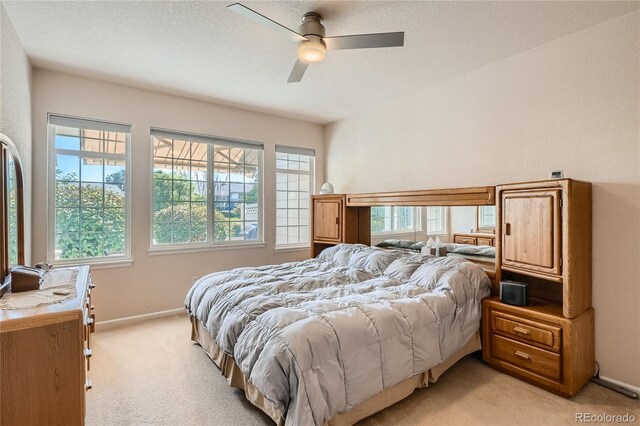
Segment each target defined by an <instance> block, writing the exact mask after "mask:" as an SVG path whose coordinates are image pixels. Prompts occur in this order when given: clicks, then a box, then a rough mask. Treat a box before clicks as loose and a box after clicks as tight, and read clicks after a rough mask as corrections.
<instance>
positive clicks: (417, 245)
mask: <svg viewBox="0 0 640 426" xmlns="http://www.w3.org/2000/svg"><path fill="white" fill-rule="evenodd" d="M425 244H426V243H425V242H424V241H418V242H416V241H409V240H384V241H382V242H381V243H378V244H376V247H382V248H386V247H393V248H399V249H405V250H414V251H420V250H422V247H424V245H425Z"/></svg>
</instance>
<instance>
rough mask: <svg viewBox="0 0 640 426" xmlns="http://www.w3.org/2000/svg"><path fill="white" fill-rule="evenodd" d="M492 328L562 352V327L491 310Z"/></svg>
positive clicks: (521, 339)
mask: <svg viewBox="0 0 640 426" xmlns="http://www.w3.org/2000/svg"><path fill="white" fill-rule="evenodd" d="M491 329H492V331H494V332H498V333H500V334H504V335H507V337H511V338H513V339H516V340H520V341H522V342H524V343H529V344H532V345H534V346H539V347H541V348H543V349H549V350H553V351H555V352H560V342H561V336H562V329H561V328H559V327H554V326H551V325H547V324H543V323H540V322H537V321H531V320H527V319H524V318H521V317H516V316H512V315H509V314H506V313H503V312H499V311H494V310H492V311H491Z"/></svg>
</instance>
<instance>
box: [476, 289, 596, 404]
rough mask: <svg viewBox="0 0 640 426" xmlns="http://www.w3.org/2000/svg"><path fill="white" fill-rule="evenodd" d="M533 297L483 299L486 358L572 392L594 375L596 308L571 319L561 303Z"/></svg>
mask: <svg viewBox="0 0 640 426" xmlns="http://www.w3.org/2000/svg"><path fill="white" fill-rule="evenodd" d="M532 302H533V303H532V304H531V306H511V305H507V304H505V303H502V302H501V301H500V300H499V299H498V298H497V297H493V298H489V299H485V300H484V301H483V302H482V308H483V317H482V318H483V320H482V321H483V324H482V329H483V330H482V335H483V350H482V358H483V359H484V361H485V362H487V363H488V364H489V365H490V366H491V367H494V368H496V369H498V370H501V371H503V372H505V373H508V374H510V375H512V376H515V377H517V378H519V379H522V380H525V381H527V382H529V383H532V384H534V385H536V386H540V387H542V388H544V389H547V390H549V391H551V392H554V393H556V394H558V395H561V396H564V397H566V398H568V397H571V396H573V395H575V394H576V393H577V392H578V390H580V388H582V386H584V385H585V383H586V382H587V381H589V379H590V378H591V377H592V375H593V370H594V357H593V354H594V350H593V348H594V339H593V327H594V311H593V309H588V310H586V311H584V312H583V313H582V314H580V315H578V316H576V317H575V318H571V319H569V318H565V317H564V316H563V315H562V305H560V304H553V303H547V302H537V301H535V300H533V301H532Z"/></svg>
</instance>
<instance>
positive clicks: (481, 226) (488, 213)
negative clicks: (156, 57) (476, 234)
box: [477, 206, 496, 230]
mask: <svg viewBox="0 0 640 426" xmlns="http://www.w3.org/2000/svg"><path fill="white" fill-rule="evenodd" d="M477 228H478V230H494V229H496V206H478V226H477Z"/></svg>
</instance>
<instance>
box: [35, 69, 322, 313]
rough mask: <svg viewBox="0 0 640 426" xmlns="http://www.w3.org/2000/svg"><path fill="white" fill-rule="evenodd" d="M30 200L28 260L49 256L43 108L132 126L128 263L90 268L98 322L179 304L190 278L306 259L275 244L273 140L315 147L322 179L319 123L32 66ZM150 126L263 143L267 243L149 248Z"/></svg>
mask: <svg viewBox="0 0 640 426" xmlns="http://www.w3.org/2000/svg"><path fill="white" fill-rule="evenodd" d="M33 92H34V96H33V135H34V151H35V152H38V153H39V154H38V155H37V156H35V157H34V173H33V182H34V200H33V208H34V209H33V210H34V214H33V258H34V260H39V259H45V258H46V257H47V254H46V244H45V241H46V235H47V229H46V222H47V205H46V196H47V194H46V188H47V175H46V170H47V159H46V155H45V152H46V150H47V113H49V112H53V113H60V114H68V115H72V116H79V117H88V118H95V119H101V120H107V121H115V122H123V123H130V124H131V125H132V136H131V137H132V157H131V167H132V193H131V197H132V252H133V259H134V263H133V266H132V267H124V268H111V269H96V268H94V269H92V276H93V278H94V281H95V282H96V283H97V285H98V287H97V288H96V290H95V293H94V295H95V306H96V314H97V318H98V321H101V320H108V319H114V318H121V317H127V316H133V315H140V314H145V313H151V312H158V311H163V310H169V309H174V308H179V307H181V306H183V302H184V297H185V295H186V292H187V290H188V289H189V287H190V286H191V283H192V277H195V276H202V275H204V274H206V273H209V272H213V271H220V270H226V269H231V268H234V267H238V266H249V265H265V264H271V263H281V262H285V261H290V260H299V259H303V258H306V257H308V253H309V252H308V249H304V250H300V251H297V252H279V253H276V252H275V250H274V245H275V145H276V144H282V145H291V146H302V147H308V148H314V149H315V150H316V154H317V156H316V169H317V172H316V185H317V186H318V188H319V185H321V184H322V182H324V176H323V175H324V173H323V170H324V158H323V128H322V126H320V125H316V124H309V123H305V122H301V121H296V120H289V119H285V118H281V117H276V116H271V115H266V114H261V113H256V112H250V111H246V110H241V109H235V108H230V107H226V106H220V105H215V104H211V103H205V102H200V101H195V100H191V99H186V98H181V97H177V96H172V95H166V94H161V93H157V92H151V91H146V90H140V89H135V88H131V87H126V86H121V85H116V84H110V83H105V82H101V81H97V80H91V79H84V78H79V77H75V76H71V75H68V74H61V73H57V72H52V71H45V70H40V69H36V70H34V73H33ZM149 127H161V128H166V129H173V130H182V131H189V132H196V133H203V134H210V135H217V136H227V137H232V138H238V139H247V140H253V141H260V142H263V143H264V164H265V175H264V189H265V191H264V194H265V200H264V211H265V239H266V243H267V244H266V247H264V248H253V249H236V250H218V251H209V252H204V253H202V252H200V253H189V254H173V255H161V256H158V255H155V256H150V255H149V254H148V253H147V249H148V248H149V240H150V238H149V234H150V230H149V228H150V223H149V222H150V217H151V213H150V212H151V206H150V204H151V202H150V195H149V194H150V180H151V171H150V155H151V150H150V144H151V142H150V137H149Z"/></svg>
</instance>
